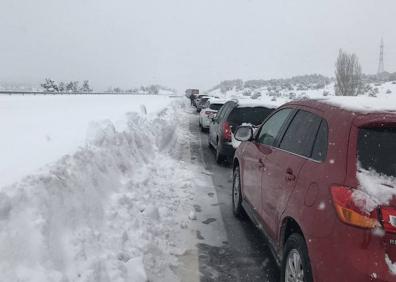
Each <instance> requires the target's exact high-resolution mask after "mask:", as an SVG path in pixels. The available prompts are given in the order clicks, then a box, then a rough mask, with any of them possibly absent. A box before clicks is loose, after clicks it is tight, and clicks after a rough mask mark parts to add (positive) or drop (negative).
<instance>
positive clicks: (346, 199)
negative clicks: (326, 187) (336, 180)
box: [331, 186, 379, 228]
mask: <svg viewBox="0 0 396 282" xmlns="http://www.w3.org/2000/svg"><path fill="white" fill-rule="evenodd" d="M352 193H353V190H352V189H351V188H348V187H345V186H332V187H331V195H332V197H333V203H334V207H335V209H336V211H337V215H338V218H339V219H340V220H341V221H342V222H344V223H346V224H350V225H353V226H358V227H362V228H375V227H376V226H379V222H378V220H377V219H376V214H375V212H374V213H372V214H370V215H368V214H366V213H364V212H362V211H361V209H359V208H358V207H357V206H356V205H355V203H354V201H353V199H352Z"/></svg>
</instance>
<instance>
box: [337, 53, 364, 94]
mask: <svg viewBox="0 0 396 282" xmlns="http://www.w3.org/2000/svg"><path fill="white" fill-rule="evenodd" d="M335 75H336V80H337V83H336V85H335V93H336V95H338V96H356V95H358V94H359V93H361V91H362V88H363V82H362V68H361V66H360V63H359V58H358V57H357V56H356V55H355V54H348V53H346V52H344V51H342V50H340V52H339V54H338V58H337V62H336V72H335Z"/></svg>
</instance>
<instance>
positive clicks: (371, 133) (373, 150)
mask: <svg viewBox="0 0 396 282" xmlns="http://www.w3.org/2000/svg"><path fill="white" fill-rule="evenodd" d="M395 141H396V127H388V128H361V129H360V130H359V137H358V160H359V163H360V166H361V167H362V168H363V169H366V170H375V171H376V172H378V173H380V174H385V175H388V176H396V150H395Z"/></svg>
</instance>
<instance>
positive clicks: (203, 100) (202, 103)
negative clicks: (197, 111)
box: [199, 97, 209, 105]
mask: <svg viewBox="0 0 396 282" xmlns="http://www.w3.org/2000/svg"><path fill="white" fill-rule="evenodd" d="M208 100H209V98H206V97H205V98H201V100H199V104H200V105H205V103H206V102H207V101H208Z"/></svg>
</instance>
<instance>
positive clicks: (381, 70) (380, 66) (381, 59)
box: [377, 38, 385, 75]
mask: <svg viewBox="0 0 396 282" xmlns="http://www.w3.org/2000/svg"><path fill="white" fill-rule="evenodd" d="M384 72H385V68H384V39H383V38H381V46H380V56H379V63H378V72H377V74H378V75H380V74H382V73H384Z"/></svg>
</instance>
